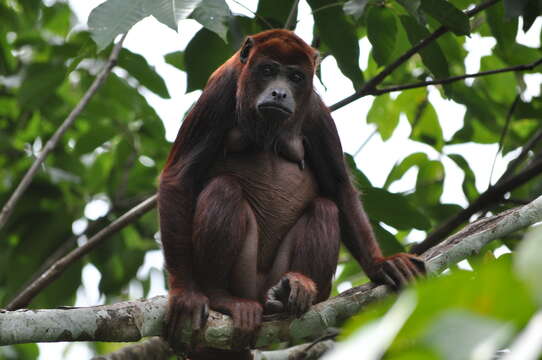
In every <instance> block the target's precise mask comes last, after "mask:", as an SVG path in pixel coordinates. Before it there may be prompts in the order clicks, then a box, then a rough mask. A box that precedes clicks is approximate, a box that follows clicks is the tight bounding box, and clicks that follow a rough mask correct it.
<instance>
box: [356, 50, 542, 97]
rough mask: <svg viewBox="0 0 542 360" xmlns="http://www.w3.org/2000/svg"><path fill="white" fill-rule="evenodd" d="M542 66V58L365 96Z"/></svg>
mask: <svg viewBox="0 0 542 360" xmlns="http://www.w3.org/2000/svg"><path fill="white" fill-rule="evenodd" d="M540 64H542V58H541V59H539V60H537V61H535V62H533V63H530V64H523V65H517V66H509V67H505V68H502V69H496V70H489V71H481V72H478V73H472V74H463V75H458V76H451V77H449V78H446V79H438V80H428V81H421V82H417V83H413V84H405V85H397V86H390V87H386V88H383V89H374V90H367V91H366V92H365V93H364V95H363V96H365V95H381V94H385V93H389V92H393V91H402V90H410V89H416V88H420V87H426V86H429V85H444V84H449V83H452V82H456V81H459V80H464V79H468V78H474V77H481V76H487V75H494V74H500V73H504V72H510V71H527V70H533V69H534V68H535V67H537V66H538V65H540Z"/></svg>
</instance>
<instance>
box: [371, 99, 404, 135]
mask: <svg viewBox="0 0 542 360" xmlns="http://www.w3.org/2000/svg"><path fill="white" fill-rule="evenodd" d="M399 114H400V109H399V108H397V106H395V102H394V101H393V100H392V99H391V98H390V95H389V94H382V95H380V96H377V97H376V99H375V101H374V102H373V104H372V106H371V109H370V110H369V113H368V114H367V123H369V124H376V126H377V128H378V132H379V133H380V136H381V137H382V140H384V141H385V140H387V139H389V138H390V137H391V136H392V135H393V131H394V130H395V128H396V127H397V124H398V123H399Z"/></svg>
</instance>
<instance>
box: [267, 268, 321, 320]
mask: <svg viewBox="0 0 542 360" xmlns="http://www.w3.org/2000/svg"><path fill="white" fill-rule="evenodd" d="M317 293H318V292H317V289H316V284H315V283H314V281H312V280H311V279H309V278H308V277H306V276H305V275H302V274H300V273H296V272H289V273H286V274H285V275H284V276H283V277H282V279H280V280H279V282H278V283H277V284H276V285H274V286H272V287H271V288H270V289H269V290H268V291H267V295H266V299H265V304H264V309H265V313H266V314H273V313H280V312H284V311H286V312H288V313H289V314H291V315H295V316H296V317H299V316H301V315H303V314H304V313H305V312H307V310H309V308H310V307H311V305H312V304H313V302H314V300H315V299H316V295H317Z"/></svg>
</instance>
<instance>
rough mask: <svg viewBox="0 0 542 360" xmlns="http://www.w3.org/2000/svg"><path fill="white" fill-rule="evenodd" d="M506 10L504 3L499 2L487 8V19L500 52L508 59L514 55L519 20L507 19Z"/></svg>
mask: <svg viewBox="0 0 542 360" xmlns="http://www.w3.org/2000/svg"><path fill="white" fill-rule="evenodd" d="M504 12H505V9H504V7H503V5H502V4H501V3H497V4H495V5H493V6H491V7H490V8H489V9H487V10H486V19H487V23H488V25H489V29H490V30H491V33H492V34H493V36H495V40H497V48H499V50H500V51H499V54H502V55H503V57H504V58H505V59H506V58H509V57H510V56H511V55H512V54H511V52H512V44H515V42H516V35H517V31H518V20H517V19H513V20H510V19H508V20H507V19H506V18H505V17H504Z"/></svg>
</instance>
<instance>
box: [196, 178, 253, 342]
mask: <svg viewBox="0 0 542 360" xmlns="http://www.w3.org/2000/svg"><path fill="white" fill-rule="evenodd" d="M257 234H258V231H257V224H256V219H255V217H254V214H253V213H252V210H251V208H250V206H249V205H248V203H247V202H246V201H245V200H244V198H243V191H242V189H241V186H240V185H239V183H238V182H237V180H236V179H235V178H233V177H230V176H219V177H216V178H214V179H212V180H211V181H210V182H209V183H208V184H207V185H206V186H205V188H204V189H203V191H202V192H201V193H200V195H199V197H198V200H197V204H196V211H195V214H194V227H193V246H194V269H195V272H196V276H197V279H198V283H199V284H200V286H201V288H202V290H203V292H204V293H205V294H206V295H207V296H208V297H209V302H210V306H211V308H212V309H214V310H218V311H221V312H224V313H226V314H228V315H231V316H232V318H233V324H234V328H235V331H236V337H237V338H238V341H239V342H242V343H248V342H249V341H250V337H251V336H252V335H253V333H254V330H255V329H256V328H258V327H259V325H260V324H261V316H262V306H261V304H260V303H259V302H258V301H257V299H256V297H257V290H256V289H257V273H256V261H257V240H258V239H257ZM239 273H242V276H239V275H237V276H236V275H235V274H239ZM233 295H235V296H233Z"/></svg>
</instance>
